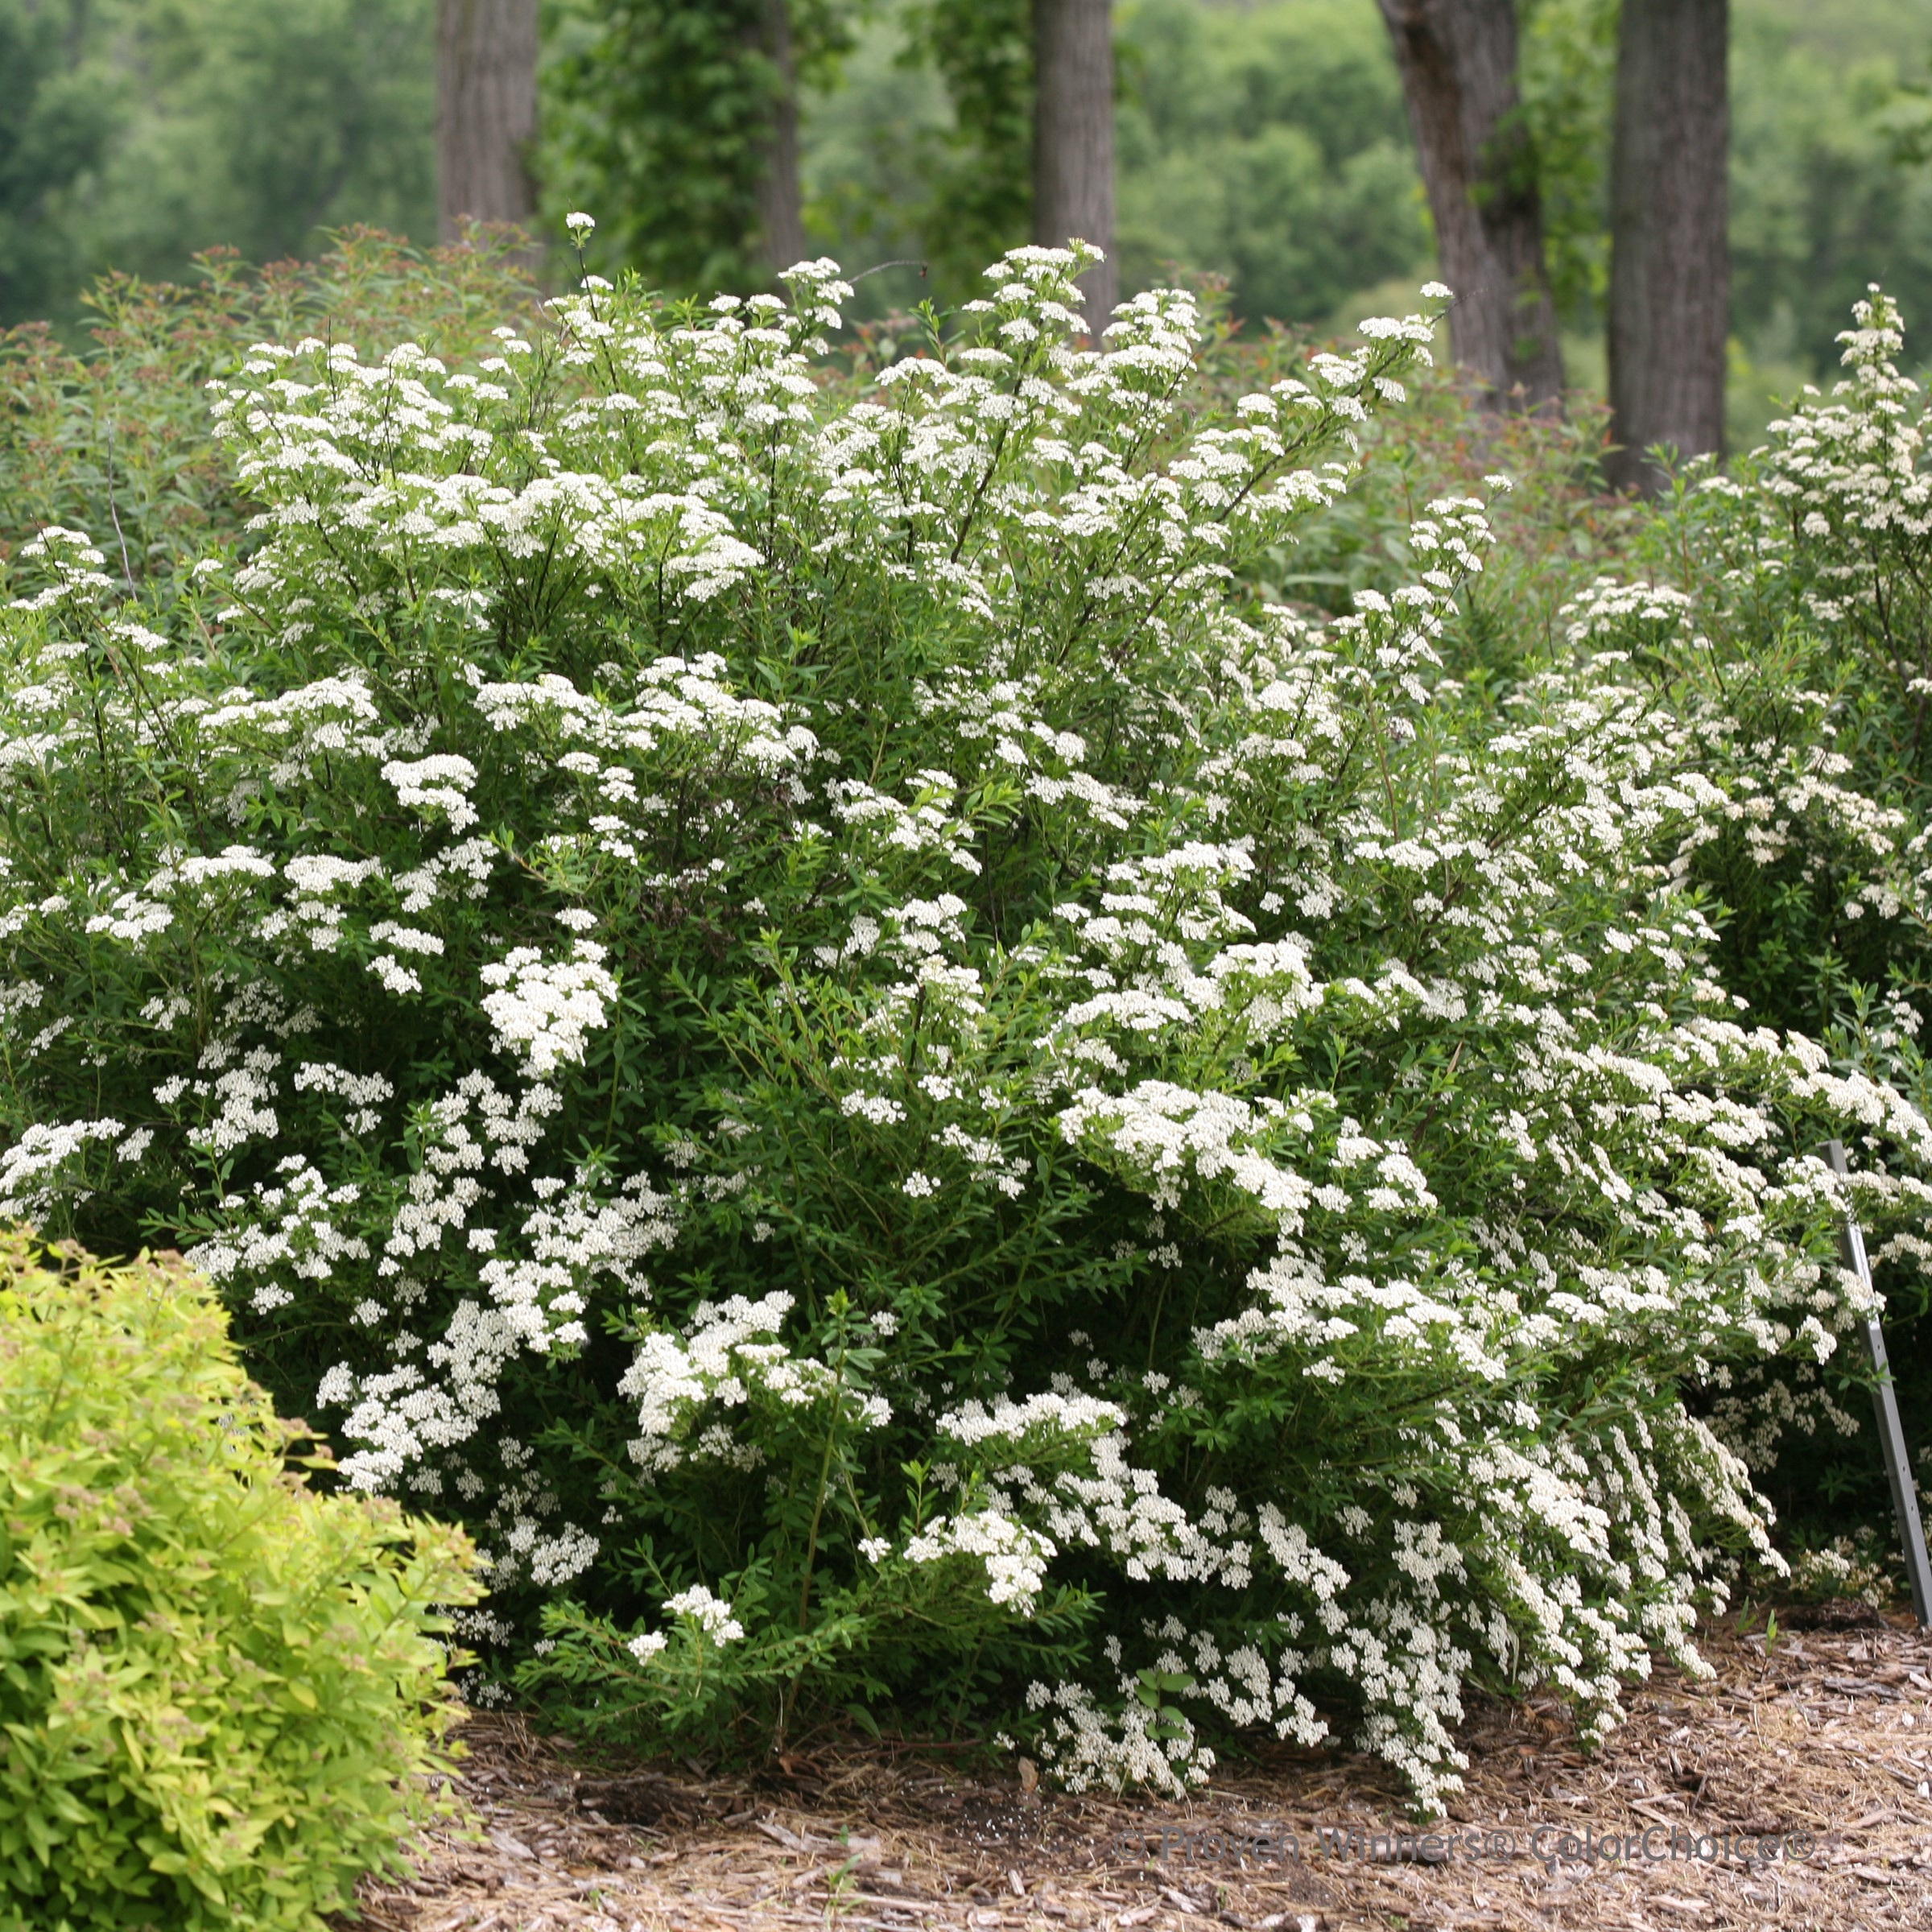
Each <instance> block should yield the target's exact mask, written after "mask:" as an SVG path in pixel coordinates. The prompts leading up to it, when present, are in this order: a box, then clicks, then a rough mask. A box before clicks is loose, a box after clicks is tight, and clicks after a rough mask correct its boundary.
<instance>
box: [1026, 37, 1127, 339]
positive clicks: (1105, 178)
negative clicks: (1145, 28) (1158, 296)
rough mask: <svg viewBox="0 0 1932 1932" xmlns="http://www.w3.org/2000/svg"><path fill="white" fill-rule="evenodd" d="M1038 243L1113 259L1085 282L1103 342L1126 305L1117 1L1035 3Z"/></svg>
mask: <svg viewBox="0 0 1932 1932" xmlns="http://www.w3.org/2000/svg"><path fill="white" fill-rule="evenodd" d="M1033 57H1034V110H1033V238H1034V241H1036V242H1039V243H1041V244H1042V245H1043V246H1047V247H1048V248H1064V247H1065V246H1067V242H1068V241H1070V240H1074V239H1077V240H1079V241H1082V242H1092V243H1093V245H1094V246H1096V248H1102V249H1104V250H1106V251H1107V259H1106V260H1105V261H1104V262H1102V263H1101V264H1100V266H1099V267H1097V268H1094V269H1090V270H1088V272H1087V273H1086V274H1085V275H1083V276H1082V277H1081V278H1080V294H1081V295H1082V297H1083V299H1084V306H1085V309H1086V314H1087V321H1088V326H1089V328H1092V331H1093V332H1094V335H1095V336H1096V338H1097V337H1098V336H1099V335H1100V331H1101V330H1103V329H1104V328H1106V326H1107V324H1108V322H1109V321H1111V320H1113V306H1114V304H1115V303H1116V302H1117V301H1118V300H1119V299H1120V287H1121V277H1120V270H1119V269H1118V268H1117V266H1116V265H1115V262H1114V260H1113V5H1112V0H1034V3H1033Z"/></svg>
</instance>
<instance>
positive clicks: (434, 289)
mask: <svg viewBox="0 0 1932 1932" xmlns="http://www.w3.org/2000/svg"><path fill="white" fill-rule="evenodd" d="M196 270H197V272H196V276H195V279H194V280H193V281H192V283H189V284H188V285H187V286H175V285H172V284H169V283H158V284H157V283H146V282H142V281H140V280H138V279H136V278H134V277H133V276H130V275H113V276H109V277H108V278H107V279H105V280H104V281H102V282H101V283H98V284H97V285H96V287H94V288H93V290H91V291H89V294H88V295H87V296H86V298H85V308H87V309H88V310H89V311H91V312H92V315H93V321H92V324H91V326H90V328H89V339H88V341H87V343H86V345H85V348H84V349H80V350H76V349H73V348H72V347H71V346H69V345H68V344H67V343H65V342H64V341H62V340H61V339H60V337H59V336H56V334H55V333H54V332H53V331H52V330H51V329H49V328H47V327H45V326H44V325H27V326H24V327H22V328H15V329H13V330H10V331H9V332H7V333H6V334H5V335H4V336H0V473H3V474H4V475H5V477H6V498H5V501H6V520H7V524H8V526H9V527H8V528H7V530H6V532H5V535H4V536H0V556H3V555H6V554H7V553H8V550H9V549H10V546H11V545H12V544H17V543H18V542H19V539H20V537H21V535H23V533H25V532H28V531H31V530H35V529H37V528H39V526H42V525H43V524H47V523H55V524H76V525H79V526H81V527H83V528H85V529H91V530H100V531H101V532H102V533H103V534H104V535H106V536H107V537H108V538H109V539H110V540H111V542H112V543H113V547H114V566H115V568H116V570H117V571H118V572H120V573H121V574H122V576H124V577H125V578H126V580H128V581H129V582H130V583H132V584H137V585H142V586H144V587H145V586H151V587H152V588H154V590H155V592H156V593H157V594H158V595H162V596H167V595H169V594H171V592H172V589H173V588H174V580H175V578H176V576H178V574H179V573H180V572H182V571H183V570H185V569H187V568H189V567H190V566H192V564H195V563H196V562H197V561H198V560H199V559H200V558H201V557H203V556H204V555H207V554H208V552H209V551H210V550H211V549H215V548H232V547H236V546H240V545H243V544H245V543H246V535H245V532H244V530H243V525H244V524H245V522H246V519H247V517H248V514H249V511H250V506H249V504H248V502H247V501H246V497H245V495H244V494H242V493H240V492H238V491H237V489H236V488H235V480H234V476H233V470H232V469H231V467H230V466H229V464H227V463H225V461H224V460H223V459H222V456H221V452H220V451H219V449H218V448H217V446H216V445H215V444H213V443H212V442H211V441H210V440H209V438H208V409H207V402H206V398H205V396H204V393H203V386H204V384H205V383H207V382H209V381H212V380H213V379H215V378H218V377H222V376H226V375H229V374H233V371H234V369H236V368H237V366H238V364H239V362H240V359H241V357H242V355H243V353H245V352H246V349H247V347H248V345H249V344H250V343H251V342H257V341H262V340H263V339H264V338H265V337H266V338H275V337H291V338H292V337H298V336H307V335H313V336H319V337H320V338H321V339H322V340H324V341H330V342H341V341H348V342H353V341H357V340H359V339H361V338H364V337H365V336H367V335H368V334H369V333H370V332H374V333H375V334H376V335H378V336H398V335H403V336H415V338H417V339H418V340H419V341H423V343H425V344H426V345H428V346H429V347H430V348H431V349H444V350H446V351H448V352H449V353H455V354H463V353H475V352H476V351H477V349H479V347H480V346H481V345H482V344H483V343H484V342H485V341H488V340H489V329H490V328H493V327H494V326H497V325H499V324H501V323H502V319H503V317H504V316H506V315H516V314H518V313H519V312H534V310H535V303H536V291H535V290H534V289H533V288H531V287H530V286H529V285H528V283H526V282H525V281H524V280H523V279H522V275H520V273H519V272H518V270H517V269H516V268H514V266H512V264H511V262H510V259H509V256H508V254H507V251H506V249H505V248H504V246H502V243H501V242H496V241H493V240H489V239H486V238H481V237H479V238H477V239H475V240H473V241H472V242H469V243H468V244H465V245H464V246H459V247H454V248H447V249H436V250H419V249H412V248H410V247H408V246H406V245H404V244H403V243H400V242H397V241H396V240H395V238H394V237H392V236H387V235H383V234H380V233H375V232H374V231H371V230H352V231H350V232H349V233H345V234H341V235H338V236H336V237H332V239H331V242H330V245H329V246H328V249H327V250H325V251H324V253H323V254H322V255H321V256H320V258H318V259H317V260H316V261H314V262H310V263H306V264H303V263H296V262H283V263H282V264H280V265H279V266H276V267H275V268H270V269H266V270H254V269H248V268H245V267H243V266H242V265H241V263H240V262H238V261H237V258H236V257H235V256H234V254H233V252H232V251H223V252H221V253H218V254H213V255H209V256H207V257H204V258H203V259H202V260H201V262H200V263H198V264H197V265H196Z"/></svg>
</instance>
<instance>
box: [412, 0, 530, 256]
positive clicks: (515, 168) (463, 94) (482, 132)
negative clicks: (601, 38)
mask: <svg viewBox="0 0 1932 1932" xmlns="http://www.w3.org/2000/svg"><path fill="white" fill-rule="evenodd" d="M536 138H537V0H438V4H437V7H436V178H437V206H438V222H437V226H438V229H439V232H440V234H441V236H442V238H443V239H444V241H445V242H452V241H454V240H455V239H456V237H457V235H458V234H459V233H460V232H461V228H462V224H463V222H464V220H465V219H466V218H468V219H472V220H475V221H515V222H519V223H527V222H528V221H530V217H532V216H533V215H534V214H535V212H536V205H537V197H536V188H535V183H534V181H533V180H532V177H531V172H530V163H531V159H532V150H533V148H534V146H535V142H536Z"/></svg>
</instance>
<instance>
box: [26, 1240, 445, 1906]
mask: <svg viewBox="0 0 1932 1932" xmlns="http://www.w3.org/2000/svg"><path fill="white" fill-rule="evenodd" d="M305 1434H306V1431H305V1430H303V1427H302V1426H301V1425H299V1424H291V1423H287V1422H282V1421H280V1420H279V1418H277V1417H276V1414H275V1410H274V1408H273V1406H271V1404H270V1402H269V1400H268V1398H267V1397H266V1395H265V1394H264V1393H262V1390H260V1389H258V1388H256V1387H255V1386H254V1385H253V1384H251V1383H250V1381H248V1380H247V1378H246V1376H245V1375H244V1374H243V1373H242V1369H240V1367H239V1366H238V1365H237V1362H236V1360H235V1353H234V1349H233V1345H232V1344H231V1343H230V1341H229V1335H228V1324H227V1321H226V1319H225V1316H224V1315H222V1313H221V1309H220V1307H218V1306H217V1304H216V1303H215V1302H213V1300H212V1299H211V1298H210V1297H209V1294H208V1290H207V1287H206V1285H205V1284H204V1283H203V1282H200V1281H199V1280H197V1279H196V1277H195V1276H194V1275H193V1274H192V1272H191V1271H190V1270H189V1269H188V1268H187V1267H186V1266H185V1265H183V1263H182V1262H181V1261H180V1257H176V1256H163V1257H159V1258H155V1259H150V1258H147V1257H143V1258H142V1260H140V1261H136V1262H132V1263H129V1264H126V1265H122V1266H118V1267H109V1266H106V1265H101V1264H99V1263H97V1262H95V1261H91V1260H89V1258H87V1257H85V1256H84V1255H81V1254H80V1253H78V1252H77V1251H74V1250H71V1249H70V1250H68V1252H67V1253H65V1255H64V1257H54V1256H51V1255H47V1254H45V1253H36V1251H35V1249H34V1248H33V1246H32V1245H31V1244H30V1243H29V1241H27V1238H26V1237H25V1236H23V1235H22V1234H20V1233H19V1232H12V1233H10V1234H8V1235H6V1236H4V1237H0V1926H6V1927H8V1928H15V1927H29V1926H31V1927H32V1928H34V1929H35V1932H56V1928H60V1929H68V1932H94V1929H95V1928H97V1927H104V1926H130V1927H132V1926H143V1927H151V1928H156V1929H161V1928H175V1927H180V1928H184V1929H185V1928H188V1927H197V1928H208V1929H210V1932H213V1928H216V1927H227V1926H234V1927H244V1926H246V1927H249V1928H251V1929H253V1928H258V1927H275V1928H288V1929H289V1932H294V1929H295V1928H298V1927H300V1928H310V1927H319V1926H320V1924H321V1917H320V1915H321V1914H322V1913H325V1912H328V1911H332V1910H333V1909H336V1908H338V1907H341V1906H342V1905H346V1904H347V1903H348V1902H349V1896H350V1892H351V1889H352V1887H353V1885H354V1883H355V1881H356V1880H357V1877H359V1876H361V1874H362V1873H363V1872H366V1871H369V1870H370V1869H372V1868H378V1867H382V1866H384V1865H386V1864H390V1863H391V1862H393V1861H394V1858H395V1856H396V1852H397V1846H398V1838H399V1835H401V1834H402V1833H403V1831H406V1830H407V1827H408V1826H409V1824H410V1823H411V1819H412V1818H414V1817H415V1816H416V1815H418V1814H420V1812H421V1811H422V1810H423V1808H424V1807H425V1806H426V1805H427V1803H428V1802H429V1798H428V1788H427V1785H426V1784H425V1783H424V1777H425V1774H426V1773H431V1772H433V1771H435V1770H436V1769H437V1768H439V1767H440V1765H443V1764H444V1761H445V1757H444V1749H443V1746H442V1742H441V1740H442V1739H443V1736H444V1731H445V1728H446V1726H447V1724H448V1721H449V1715H450V1706H449V1703H448V1701H447V1691H446V1687H445V1683H444V1663H445V1662H446V1653H445V1651H444V1648H443V1646H442V1645H440V1643H439V1642H438V1641H436V1638H435V1637H434V1636H432V1634H431V1633H432V1632H434V1631H436V1630H438V1629H442V1628H444V1622H443V1620H442V1619H441V1618H440V1616H438V1615H437V1614H436V1609H435V1606H436V1604H455V1603H461V1602H468V1601H472V1600H473V1599H474V1597H475V1595H476V1590H475V1586H474V1584H473V1581H472V1579H471V1574H470V1567H469V1551H468V1547H467V1543H466V1540H465V1538H464V1536H463V1535H462V1534H461V1532H460V1531H459V1530H450V1529H445V1528H443V1527H440V1526H439V1525H434V1524H431V1523H427V1522H422V1521H411V1520H409V1519H407V1518H405V1517H403V1514H402V1513H401V1512H400V1511H399V1509H398V1508H397V1506H396V1505H394V1503H391V1502H388V1501H381V1500H378V1499H375V1498H372V1497H368V1496H353V1495H324V1494H323V1493H321V1492H319V1491H317V1490H316V1489H313V1488H311V1487H309V1485H308V1483H307V1482H306V1481H305V1480H303V1476H301V1474H300V1473H299V1470H297V1469H294V1468H291V1465H290V1459H289V1452H290V1451H291V1447H292V1446H293V1445H295V1443H299V1441H300V1439H302V1438H303V1435H305ZM307 1460H310V1461H312V1460H314V1459H313V1458H308V1459H307Z"/></svg>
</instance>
